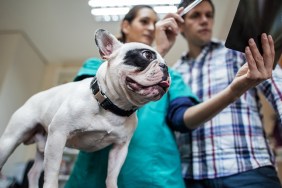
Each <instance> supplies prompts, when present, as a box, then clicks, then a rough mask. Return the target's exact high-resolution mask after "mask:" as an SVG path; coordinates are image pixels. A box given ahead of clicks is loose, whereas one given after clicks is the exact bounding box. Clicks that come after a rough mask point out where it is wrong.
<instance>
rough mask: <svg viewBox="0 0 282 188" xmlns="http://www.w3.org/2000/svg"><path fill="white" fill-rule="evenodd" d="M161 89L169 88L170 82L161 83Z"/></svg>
mask: <svg viewBox="0 0 282 188" xmlns="http://www.w3.org/2000/svg"><path fill="white" fill-rule="evenodd" d="M158 85H159V86H161V87H169V82H168V81H161V82H160V83H159V84H158Z"/></svg>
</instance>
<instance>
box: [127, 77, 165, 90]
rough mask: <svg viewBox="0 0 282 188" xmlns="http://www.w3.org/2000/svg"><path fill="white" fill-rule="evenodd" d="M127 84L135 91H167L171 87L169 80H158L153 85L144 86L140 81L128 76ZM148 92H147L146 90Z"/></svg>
mask: <svg viewBox="0 0 282 188" xmlns="http://www.w3.org/2000/svg"><path fill="white" fill-rule="evenodd" d="M126 85H127V86H128V88H129V89H130V90H132V91H134V92H136V91H140V90H152V91H153V90H160V89H161V90H162V92H161V93H165V92H167V90H168V88H169V85H170V83H169V80H163V81H160V82H158V83H157V84H153V85H149V86H144V85H141V84H140V83H138V82H136V81H135V80H133V79H131V78H129V77H126ZM145 93H147V92H145Z"/></svg>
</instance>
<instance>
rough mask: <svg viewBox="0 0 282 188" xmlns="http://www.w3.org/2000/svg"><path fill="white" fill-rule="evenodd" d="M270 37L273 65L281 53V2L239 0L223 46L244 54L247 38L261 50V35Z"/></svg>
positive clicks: (280, 0)
mask: <svg viewBox="0 0 282 188" xmlns="http://www.w3.org/2000/svg"><path fill="white" fill-rule="evenodd" d="M262 33H267V34H270V35H272V37H273V39H274V43H275V63H277V62H278V60H279V57H280V55H281V53H282V0H240V2H239V4H238V7H237V10H236V14H235V17H234V19H233V22H232V25H231V28H230V31H229V34H228V36H227V40H226V43H225V46H226V47H227V48H230V49H234V50H237V51H241V52H244V51H245V47H246V46H247V44H248V39H249V38H254V39H255V41H256V44H257V45H258V46H259V49H260V51H261V52H262V49H261V40H260V37H261V34H262Z"/></svg>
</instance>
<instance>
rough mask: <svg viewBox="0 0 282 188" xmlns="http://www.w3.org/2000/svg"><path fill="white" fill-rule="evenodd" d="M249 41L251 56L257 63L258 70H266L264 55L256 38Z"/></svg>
mask: <svg viewBox="0 0 282 188" xmlns="http://www.w3.org/2000/svg"><path fill="white" fill-rule="evenodd" d="M248 43H249V47H250V51H251V54H252V57H250V58H251V61H252V62H255V65H256V67H257V69H258V71H260V72H264V62H263V57H262V55H261V54H260V52H259V50H258V48H257V45H256V43H255V41H254V39H250V40H249V41H248Z"/></svg>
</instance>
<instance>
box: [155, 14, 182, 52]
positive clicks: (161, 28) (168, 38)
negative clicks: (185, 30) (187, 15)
mask: <svg viewBox="0 0 282 188" xmlns="http://www.w3.org/2000/svg"><path fill="white" fill-rule="evenodd" d="M182 11H183V8H179V9H178V11H177V12H176V13H168V14H167V15H166V16H165V17H164V18H163V19H162V20H159V21H158V22H157V23H156V31H155V36H156V40H155V42H156V49H157V51H158V52H159V53H160V54H161V55H162V56H163V57H164V56H165V55H166V54H167V52H168V51H169V50H170V48H171V47H172V46H173V44H174V43H175V40H176V37H177V35H178V33H179V27H178V22H180V23H182V22H183V21H184V20H183V19H182V17H181V16H180V15H179V14H180V13H181V12H182Z"/></svg>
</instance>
